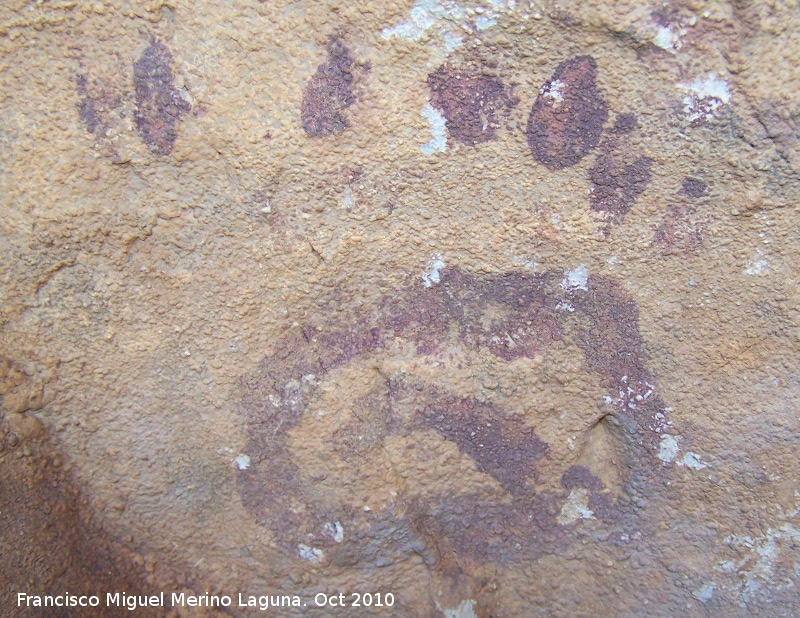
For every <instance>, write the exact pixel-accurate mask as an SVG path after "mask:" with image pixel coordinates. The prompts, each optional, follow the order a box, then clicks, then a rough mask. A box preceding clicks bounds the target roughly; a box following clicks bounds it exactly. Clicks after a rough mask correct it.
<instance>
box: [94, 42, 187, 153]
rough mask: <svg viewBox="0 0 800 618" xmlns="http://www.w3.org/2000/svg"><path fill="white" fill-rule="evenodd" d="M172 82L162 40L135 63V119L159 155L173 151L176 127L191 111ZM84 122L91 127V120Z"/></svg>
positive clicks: (169, 59) (151, 45) (145, 137)
mask: <svg viewBox="0 0 800 618" xmlns="http://www.w3.org/2000/svg"><path fill="white" fill-rule="evenodd" d="M173 80H174V76H173V74H172V54H171V53H170V51H169V48H167V46H166V45H164V44H163V43H160V42H159V41H153V42H152V43H151V44H150V45H149V46H148V47H147V49H145V50H144V52H143V53H142V55H141V57H140V58H139V59H138V60H137V61H136V62H134V63H133V85H134V89H135V94H136V100H135V101H136V111H135V112H134V120H135V122H136V129H137V130H138V131H139V135H141V137H142V141H143V142H144V143H145V144H147V145H148V146H150V148H152V149H153V152H155V153H156V154H159V155H168V154H169V153H170V152H172V147H173V145H174V144H175V140H176V139H177V135H176V133H175V129H176V125H177V124H178V121H179V120H180V118H181V116H182V115H183V114H185V113H187V112H188V111H190V110H191V108H192V106H191V104H190V103H189V102H188V101H186V100H185V99H183V98H182V97H181V93H180V92H179V91H178V90H176V89H175V87H174V85H173ZM79 85H80V84H79ZM88 101H89V100H87V103H88ZM81 111H82V112H87V113H86V114H84V116H88V117H90V116H91V114H90V113H88V111H89V110H87V109H86V108H82V109H81ZM91 111H92V112H94V110H91ZM95 115H96V114H95ZM84 121H85V122H87V128H88V125H89V122H90V120H85V119H84ZM95 124H96V123H95Z"/></svg>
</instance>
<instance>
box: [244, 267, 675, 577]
mask: <svg viewBox="0 0 800 618" xmlns="http://www.w3.org/2000/svg"><path fill="white" fill-rule="evenodd" d="M566 308H569V309H566ZM349 321H350V322H351V324H352V326H351V327H349V328H346V329H341V328H337V327H335V326H334V327H333V328H332V325H330V324H326V321H325V319H324V317H323V318H322V319H321V320H320V319H317V320H312V321H311V323H309V324H308V325H306V326H303V327H301V328H300V331H299V332H297V333H294V334H292V335H290V336H289V337H288V338H287V339H286V340H284V341H282V342H279V343H278V344H277V347H276V349H275V350H274V352H273V353H272V354H271V355H270V356H268V357H267V358H265V359H264V361H263V362H262V363H261V364H260V366H259V368H258V369H257V370H256V371H255V372H253V373H252V374H250V375H248V376H246V377H245V378H244V379H243V381H242V386H241V397H242V408H241V409H242V414H243V417H244V419H245V421H246V422H247V424H248V427H249V430H248V431H249V436H250V437H249V440H248V446H247V449H246V450H245V453H246V454H247V456H248V457H249V460H250V461H251V462H253V465H252V467H251V468H249V469H247V470H245V471H243V472H242V473H241V474H240V476H239V491H240V494H241V496H242V501H243V503H244V505H245V506H246V508H247V509H248V510H249V511H250V512H251V513H252V514H253V515H254V516H255V518H256V520H257V521H258V522H259V523H262V524H263V525H265V526H266V528H267V529H268V530H269V532H270V533H271V534H272V535H273V536H274V537H275V538H276V539H278V540H279V542H280V543H281V545H282V546H283V548H284V551H286V553H287V554H289V555H294V556H296V558H297V559H298V560H300V559H301V558H303V557H304V556H303V553H302V552H300V553H298V547H301V546H306V547H308V546H309V543H311V542H312V541H313V546H314V547H315V548H316V549H319V550H321V552H322V553H321V554H319V555H318V556H317V557H316V561H318V562H328V561H330V562H331V563H332V564H338V565H340V566H341V565H342V564H347V565H351V566H356V567H365V566H368V565H369V564H371V562H372V561H374V560H376V559H379V558H380V556H382V557H383V559H384V560H385V561H387V562H391V563H393V562H397V561H399V560H402V559H404V554H403V552H404V551H405V552H406V557H407V554H408V552H409V551H410V550H409V547H411V545H409V544H412V545H413V543H415V542H419V543H423V544H424V545H425V546H426V547H430V546H435V547H436V548H437V555H444V554H449V553H451V552H452V551H455V552H456V553H457V554H458V555H460V556H462V558H461V559H456V563H458V564H460V565H461V566H460V568H463V569H468V564H470V563H472V562H477V563H484V562H486V561H500V562H504V563H506V562H512V563H518V562H519V561H520V560H522V559H523V557H529V556H530V555H531V554H532V553H533V554H535V555H539V554H541V552H542V551H544V550H545V549H546V548H548V547H554V546H556V545H563V544H568V543H570V542H572V540H573V539H572V537H571V535H570V534H569V533H568V531H565V529H563V526H564V525H567V524H571V523H573V522H574V519H571V518H568V517H567V518H566V519H565V518H560V519H559V518H558V517H557V516H558V514H559V510H560V509H561V508H562V506H561V505H562V503H563V501H564V500H565V499H566V498H567V496H568V494H569V495H572V494H571V492H572V491H573V490H575V488H576V487H577V488H579V489H580V491H582V492H585V495H586V496H587V500H588V501H587V507H586V508H588V509H590V511H591V512H589V511H587V512H585V516H587V517H595V514H597V516H598V517H605V518H609V520H611V521H615V520H618V521H625V520H627V519H629V518H630V517H632V516H633V514H632V513H631V512H628V511H627V510H626V509H624V508H623V509H620V508H618V506H617V505H616V497H615V493H614V492H615V491H619V489H620V488H619V487H605V486H603V484H602V483H601V481H600V480H599V479H598V478H596V477H595V476H594V475H593V474H592V473H591V472H590V471H589V470H588V469H587V468H586V467H585V466H583V465H580V464H579V463H578V459H577V458H576V459H575V463H574V464H573V465H572V466H570V465H569V463H568V462H564V461H557V460H553V461H548V460H551V459H552V457H551V455H550V454H549V449H548V445H547V444H546V443H545V442H544V441H542V440H541V439H540V438H539V437H538V436H537V435H536V431H535V423H536V418H537V416H538V414H540V412H539V411H536V410H530V409H528V410H526V411H525V412H523V414H522V415H517V414H514V413H512V412H510V411H509V410H505V409H504V408H503V407H501V406H498V405H494V404H489V403H484V402H482V401H480V399H478V398H476V397H475V396H465V395H463V394H460V393H458V392H455V391H453V390H451V389H449V388H447V387H446V386H444V385H443V384H431V383H427V382H426V381H425V380H420V379H417V378H416V377H415V376H412V375H407V373H406V372H405V371H400V372H393V373H391V374H387V373H386V370H385V369H382V368H381V366H382V365H384V366H389V365H390V364H391V362H393V361H392V359H393V358H398V357H399V358H404V357H405V356H406V355H407V354H408V353H409V349H410V353H411V355H412V358H413V357H416V358H419V359H420V360H422V361H423V362H429V361H428V359H430V358H449V359H450V360H449V362H451V363H453V364H455V365H458V366H461V364H462V363H468V364H478V363H479V362H480V361H479V360H478V359H479V358H481V356H480V353H481V351H485V352H487V353H488V355H489V358H491V357H494V358H496V359H498V360H502V361H503V362H509V363H510V362H514V361H519V360H520V359H529V360H530V359H534V358H536V357H537V356H540V355H541V354H545V355H546V354H547V350H548V348H549V347H551V346H553V345H554V344H555V343H556V342H559V341H561V340H562V338H563V337H565V336H567V335H568V336H570V337H573V338H574V339H575V343H576V344H577V345H578V346H579V348H580V349H581V350H583V353H584V361H583V362H584V364H585V367H586V369H587V370H588V371H592V372H596V373H597V374H599V375H600V376H601V379H602V381H603V382H604V383H605V385H606V386H607V387H608V388H609V389H610V391H611V392H612V393H613V396H611V397H609V398H608V401H607V404H606V406H605V410H604V411H600V412H598V413H597V415H596V416H595V417H594V418H593V420H592V421H591V422H590V426H591V425H593V424H595V423H604V422H607V421H605V420H604V419H605V417H606V416H607V415H613V416H614V417H617V418H618V420H617V421H616V422H617V425H618V426H619V423H620V422H623V423H624V424H625V426H626V427H627V431H628V432H630V435H626V432H625V431H622V430H619V429H614V430H612V433H614V434H615V435H616V438H615V439H616V440H618V441H619V445H618V446H619V452H620V454H621V453H623V452H627V453H628V454H627V461H626V464H627V467H628V468H629V471H628V472H626V473H625V474H627V475H628V476H629V478H634V477H636V478H639V479H646V478H648V477H650V476H652V475H653V474H654V471H656V470H658V469H659V468H660V462H659V461H658V459H657V458H656V454H657V452H658V442H659V429H658V427H657V426H659V425H660V424H663V423H665V422H667V412H666V409H665V406H664V404H663V402H662V401H661V400H660V398H659V397H658V396H657V395H656V394H655V392H654V389H655V386H654V382H655V381H654V379H653V378H652V376H651V375H650V372H649V371H648V369H647V368H646V364H645V358H644V354H643V351H642V342H641V337H640V335H639V329H638V309H637V307H636V304H635V302H634V301H633V300H632V299H631V298H630V297H629V296H628V295H627V294H626V293H625V292H624V291H623V290H622V289H621V288H620V287H619V286H618V285H617V284H615V283H614V282H613V281H611V280H607V279H604V278H602V277H598V278H590V279H589V281H588V282H587V286H586V289H565V288H564V287H563V286H562V285H560V284H559V283H558V278H556V277H553V276H551V275H538V276H536V275H530V274H524V273H513V272H512V273H505V274H502V275H496V276H485V277H476V276H473V275H469V274H467V273H464V272H462V271H461V270H459V269H457V268H453V269H448V270H446V271H445V272H443V273H442V274H441V279H440V282H439V284H438V285H437V286H435V287H433V288H431V289H427V290H425V291H424V292H422V293H411V294H404V293H402V292H401V293H399V294H398V293H394V294H391V295H389V296H388V297H387V298H386V300H385V301H384V302H381V303H379V304H378V305H377V306H376V307H374V309H373V310H372V311H369V310H367V311H365V312H362V313H361V315H356V316H351V318H350V320H349ZM401 341H402V342H407V343H398V342H401ZM408 346H410V348H409V347H408ZM459 348H461V350H462V351H461V352H459V351H458V349H459ZM464 352H466V356H463V354H464ZM365 363H366V366H369V365H373V366H374V367H375V368H376V369H377V375H378V377H379V379H378V380H377V381H375V382H374V384H373V386H372V387H370V389H369V390H368V391H367V392H366V393H365V394H364V395H362V396H360V397H358V398H357V399H355V400H353V401H352V404H350V405H352V408H351V412H350V413H349V415H348V416H349V418H347V419H346V420H340V421H338V424H337V425H336V426H335V429H333V431H332V433H331V435H325V431H326V430H325V429H324V426H323V425H322V424H321V421H320V419H321V418H324V417H325V415H326V414H329V413H330V410H327V407H328V406H329V405H330V402H328V403H326V399H325V395H324V393H325V392H328V391H330V389H331V388H335V387H334V386H333V385H334V384H335V383H336V382H337V379H338V378H336V377H335V376H337V375H338V374H341V372H342V371H343V370H344V369H346V368H348V367H349V368H354V370H355V371H367V372H368V373H372V371H371V370H365V369H363V367H365ZM373 375H374V373H373ZM617 393H619V395H617ZM340 403H344V404H345V405H347V402H346V401H345V402H340ZM314 410H317V412H316V418H315V414H313V413H312V412H313V411H314ZM326 410H327V411H326ZM532 423H533V425H532ZM430 431H433V432H435V433H436V434H438V435H439V436H440V437H441V439H442V440H444V441H445V443H450V444H452V445H453V446H454V447H455V449H456V450H457V452H458V453H460V457H461V460H462V461H463V463H462V465H467V466H469V467H474V469H475V472H476V475H477V478H478V479H482V480H479V481H478V482H477V483H476V484H474V485H473V486H471V488H469V489H466V490H462V492H459V493H460V494H461V495H450V494H449V493H448V492H444V493H443V492H440V491H438V492H435V493H434V494H433V495H430V494H429V493H428V492H427V491H426V490H425V487H426V486H428V485H430V486H434V483H433V482H432V481H433V479H435V478H436V477H437V476H438V475H439V474H441V473H442V471H444V472H447V469H448V468H449V466H448V465H447V464H446V463H440V464H437V466H441V467H442V468H443V469H442V470H437V472H436V473H431V474H430V478H428V479H426V478H425V475H424V473H423V475H419V473H418V472H414V471H413V467H412V468H411V469H407V466H408V461H412V462H413V460H415V459H416V460H418V461H419V462H420V463H422V462H424V461H426V460H427V459H428V458H429V457H430V456H431V455H425V451H426V450H427V449H430V448H432V446H426V444H427V443H428V441H429V439H428V438H426V436H427V435H428V432H430ZM309 432H314V433H316V434H317V435H316V436H315V437H314V438H312V437H311V436H310V435H309ZM320 434H322V435H323V436H324V437H323V439H322V442H321V444H320V446H319V447H315V446H311V444H317V441H318V440H319V438H320ZM304 435H305V436H309V437H308V438H304V437H303V436H304ZM304 440H309V441H310V444H309V446H308V447H303V446H301V443H302V441H304ZM400 442H402V443H404V444H405V446H404V449H405V451H406V453H407V456H404V457H405V459H406V462H402V461H398V460H395V459H394V457H393V456H392V455H391V454H389V451H390V450H393V449H395V448H397V446H396V445H398V444H399V443H400ZM316 448H321V449H322V451H321V452H317V453H315V454H312V453H313V450H314V449H316ZM409 449H413V450H409ZM299 453H303V454H302V456H300V457H298V454H299ZM376 454H377V457H376ZM384 454H385V455H384ZM308 457H311V458H312V460H311V461H310V462H309V459H308ZM301 461H305V462H306V463H305V464H303V463H301ZM467 462H468V463H467ZM595 463H596V462H595ZM309 465H310V466H311V467H310V468H308V466H309ZM387 466H389V467H390V468H391V469H392V470H393V474H392V475H391V476H395V478H394V479H393V480H391V481H387V482H388V483H389V485H390V486H394V484H395V483H398V484H397V489H398V490H397V491H396V492H393V498H392V500H391V503H390V505H389V506H387V507H386V508H385V509H383V510H376V512H374V513H373V512H372V509H365V510H362V509H361V508H359V506H360V505H359V503H358V495H357V494H358V490H356V494H355V495H352V496H351V497H350V498H349V499H344V500H343V499H342V498H339V499H338V500H336V499H333V497H334V496H335V495H336V494H337V492H336V490H335V487H336V486H337V485H339V484H344V485H348V486H353V485H354V486H356V487H360V486H363V484H364V482H365V479H368V478H370V477H372V476H375V475H381V474H382V472H381V471H382V470H383V471H387ZM542 466H544V468H545V469H549V470H548V472H547V475H548V476H549V477H552V481H553V483H552V486H551V487H548V486H547V485H546V483H544V481H543V480H542V479H540V478H539V477H540V469H541V468H542ZM323 470H325V472H323ZM404 478H405V479H406V480H405V481H403V480H402V479H404ZM543 483H544V484H543ZM537 485H538V486H540V487H539V489H537ZM564 489H566V490H567V492H566V493H564ZM287 494H291V495H292V496H293V500H292V501H289V502H287V501H286V500H285V496H286V495H287ZM299 507H300V508H299ZM592 509H593V510H592ZM331 522H338V525H341V526H343V528H344V530H345V531H347V533H346V536H347V539H348V540H347V542H346V543H344V544H343V545H342V544H341V540H339V541H335V540H333V539H331V538H329V535H327V536H326V535H325V534H324V530H325V529H326V526H328V525H330V524H331ZM420 522H424V525H420ZM375 526H383V527H386V526H388V527H389V528H391V529H394V530H396V531H397V534H398V535H399V537H400V538H401V539H402V543H392V544H390V545H387V546H386V547H384V548H383V553H382V554H379V555H376V554H375V549H374V548H370V549H368V550H364V551H363V552H362V553H359V552H360V551H362V550H359V545H358V543H356V542H355V541H353V540H352V538H351V534H352V532H351V531H356V532H357V534H356V538H358V539H360V538H361V535H363V534H367V535H369V534H370V533H369V531H370V530H372V529H373V528H374V527H375ZM404 548H405V549H404ZM525 559H527V558H525ZM432 560H433V561H434V563H436V562H438V559H435V558H432ZM463 560H467V562H466V563H464V562H463ZM342 561H344V562H342Z"/></svg>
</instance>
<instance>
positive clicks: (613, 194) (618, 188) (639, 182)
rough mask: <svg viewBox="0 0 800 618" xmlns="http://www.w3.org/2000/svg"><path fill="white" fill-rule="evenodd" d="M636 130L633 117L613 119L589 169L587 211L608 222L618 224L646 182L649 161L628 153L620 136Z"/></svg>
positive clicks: (647, 181) (648, 172)
mask: <svg viewBox="0 0 800 618" xmlns="http://www.w3.org/2000/svg"><path fill="white" fill-rule="evenodd" d="M636 128H637V122H636V116H634V115H633V114H620V115H619V116H617V118H616V120H615V122H614V126H613V127H612V129H611V131H610V135H608V136H607V137H606V138H604V139H603V142H602V144H601V145H600V148H599V150H598V154H597V158H596V159H595V163H594V165H593V166H592V168H591V169H590V170H589V180H590V181H591V189H590V191H591V194H590V198H589V205H590V208H591V209H592V210H594V211H595V212H604V213H607V214H608V215H609V216H610V221H609V222H610V223H621V222H622V220H623V219H624V218H625V215H626V214H628V212H629V211H630V210H631V208H633V205H634V204H635V203H636V200H638V199H639V196H640V195H641V194H642V193H644V191H645V189H646V188H647V185H648V184H649V182H650V169H651V167H652V163H653V161H652V159H650V158H649V157H645V156H640V155H638V154H636V153H635V152H631V149H630V148H629V147H628V145H627V144H626V143H625V142H626V140H625V138H624V137H622V136H624V135H627V134H629V133H632V132H633V131H635V130H636ZM606 231H607V232H608V228H607V229H606Z"/></svg>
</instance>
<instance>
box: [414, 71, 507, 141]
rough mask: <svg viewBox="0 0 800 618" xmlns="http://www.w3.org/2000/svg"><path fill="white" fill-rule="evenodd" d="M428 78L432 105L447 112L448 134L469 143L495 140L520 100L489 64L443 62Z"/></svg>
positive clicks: (445, 114) (444, 113)
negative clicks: (504, 119) (509, 113)
mask: <svg viewBox="0 0 800 618" xmlns="http://www.w3.org/2000/svg"><path fill="white" fill-rule="evenodd" d="M427 81H428V87H429V88H430V91H431V105H433V106H434V107H435V108H436V109H438V110H439V111H441V112H442V114H443V115H444V117H445V119H446V126H447V131H448V133H449V134H450V135H452V136H453V137H454V138H455V139H457V140H458V141H460V142H463V143H464V144H467V145H468V146H475V145H476V144H480V143H481V142H488V141H489V140H492V139H494V138H495V137H496V132H497V126H498V123H499V122H500V120H501V119H502V117H505V116H507V115H508V112H509V110H510V109H511V108H512V107H514V106H515V105H516V104H517V103H519V99H518V98H516V97H514V96H513V95H512V94H511V93H510V91H509V89H508V88H507V87H506V86H504V85H503V82H502V81H500V79H499V78H498V77H494V76H493V75H492V74H491V72H490V71H489V70H488V67H487V68H484V67H482V66H480V65H478V66H472V65H464V66H453V65H451V64H443V65H442V66H440V67H439V68H438V69H436V71H434V72H433V73H431V74H430V75H428V80H427Z"/></svg>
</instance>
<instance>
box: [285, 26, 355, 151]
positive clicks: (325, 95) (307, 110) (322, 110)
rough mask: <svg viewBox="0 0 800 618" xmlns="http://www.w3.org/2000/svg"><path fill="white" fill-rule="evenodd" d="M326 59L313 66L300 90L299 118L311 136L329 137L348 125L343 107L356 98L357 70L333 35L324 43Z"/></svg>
mask: <svg viewBox="0 0 800 618" xmlns="http://www.w3.org/2000/svg"><path fill="white" fill-rule="evenodd" d="M327 51H328V60H327V61H326V62H323V63H322V64H321V65H319V67H318V68H317V70H316V72H315V73H314V76H313V77H312V78H311V80H310V81H309V82H308V84H307V85H306V88H305V90H304V91H303V102H302V107H301V110H300V119H301V121H302V123H303V130H304V131H305V132H306V134H307V135H309V136H312V137H330V136H331V135H334V134H336V133H341V132H342V131H344V130H345V129H346V128H347V127H348V126H349V125H350V122H349V120H348V118H347V108H349V107H350V106H351V105H352V104H353V103H355V101H356V93H355V83H354V80H355V79H356V77H357V71H360V70H361V67H359V66H358V65H357V63H356V61H355V60H353V58H352V56H351V55H350V51H349V50H348V49H347V48H346V47H345V46H344V44H343V43H342V42H341V41H340V40H339V39H337V38H332V39H330V40H329V41H328V45H327Z"/></svg>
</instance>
